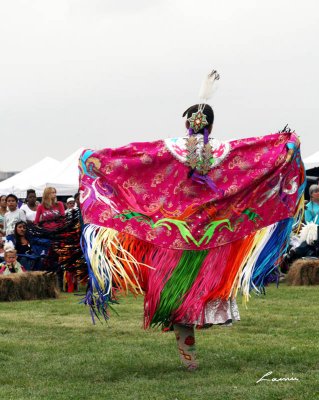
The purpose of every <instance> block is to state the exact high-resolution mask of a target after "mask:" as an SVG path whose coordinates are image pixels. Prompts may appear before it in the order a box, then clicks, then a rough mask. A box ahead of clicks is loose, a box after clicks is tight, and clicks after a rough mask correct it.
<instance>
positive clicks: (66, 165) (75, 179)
mask: <svg viewBox="0 0 319 400" xmlns="http://www.w3.org/2000/svg"><path fill="white" fill-rule="evenodd" d="M83 150H84V148H80V149H78V150H76V151H75V152H74V153H72V154H71V155H70V156H69V157H67V158H66V159H65V160H63V161H62V162H61V163H60V165H59V166H58V168H56V170H55V173H54V174H53V175H51V176H50V179H47V181H46V186H53V187H55V188H56V190H57V194H58V196H70V195H74V194H75V193H76V192H77V191H78V189H79V167H78V165H79V157H80V155H81V153H82V151H83Z"/></svg>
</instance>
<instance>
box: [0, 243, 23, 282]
mask: <svg viewBox="0 0 319 400" xmlns="http://www.w3.org/2000/svg"><path fill="white" fill-rule="evenodd" d="M20 272H25V269H24V268H23V266H22V265H21V264H20V263H19V262H18V261H17V251H16V249H15V248H14V246H13V243H12V242H7V243H6V244H5V245H4V263H1V264H0V274H2V275H9V274H13V273H20Z"/></svg>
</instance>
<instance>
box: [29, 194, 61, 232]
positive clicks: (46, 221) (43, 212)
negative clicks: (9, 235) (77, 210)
mask: <svg viewBox="0 0 319 400" xmlns="http://www.w3.org/2000/svg"><path fill="white" fill-rule="evenodd" d="M63 215H65V211H64V206H63V203H62V202H61V201H58V202H57V203H56V204H54V205H53V206H52V207H51V208H46V207H44V205H43V204H40V205H39V206H38V208H37V214H36V216H35V220H34V223H35V224H39V223H40V225H41V226H43V228H45V229H49V230H54V229H56V228H57V227H58V226H59V220H60V217H61V216H63Z"/></svg>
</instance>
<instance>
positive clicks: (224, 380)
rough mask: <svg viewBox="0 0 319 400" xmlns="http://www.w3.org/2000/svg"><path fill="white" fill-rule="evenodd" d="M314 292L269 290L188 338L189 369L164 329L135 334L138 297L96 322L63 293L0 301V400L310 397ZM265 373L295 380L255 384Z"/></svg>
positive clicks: (314, 390) (318, 363) (316, 372)
mask: <svg viewBox="0 0 319 400" xmlns="http://www.w3.org/2000/svg"><path fill="white" fill-rule="evenodd" d="M318 293H319V290H318V287H293V288H292V287H287V286H285V285H284V284H282V285H281V286H280V287H279V289H277V288H276V287H274V286H272V287H270V288H268V290H267V295H266V296H260V297H256V296H253V297H252V299H251V301H250V302H249V304H248V309H245V308H244V307H242V306H241V305H240V306H241V307H240V310H241V318H242V320H241V322H239V323H237V324H236V325H234V326H233V327H231V328H225V327H214V328H212V329H209V330H205V331H199V332H197V348H198V357H199V360H200V369H199V370H198V371H196V372H194V373H189V372H186V371H184V370H183V369H180V368H179V365H180V364H179V359H178V354H177V349H176V345H175V338H174V335H173V333H162V332H160V331H158V330H155V331H154V330H149V331H144V330H143V329H142V328H141V326H142V301H143V299H142V298H138V299H134V298H132V297H129V298H126V299H123V301H122V302H121V304H120V305H118V306H117V307H116V309H117V311H118V313H119V315H115V314H114V313H113V315H112V317H111V320H110V321H109V322H108V323H103V324H100V323H98V324H97V325H95V326H93V325H92V323H91V319H90V316H89V313H88V309H87V308H85V307H84V306H81V305H78V300H79V298H77V297H75V296H74V295H71V294H62V295H61V297H60V299H58V300H47V301H29V302H14V303H0V341H1V343H0V368H1V370H0V371H1V374H0V380H1V382H0V384H1V386H0V399H1V400H9V399H14V400H20V399H45V400H50V399H61V400H62V399H79V400H80V399H109V400H117V399H121V400H122V399H123V400H126V399H134V400H135V399H141V400H142V399H143V400H144V399H155V400H162V399H163V400H164V399H165V400H177V399H178V400H186V399H218V400H219V399H231V400H239V399H243V400H244V399H245V400H247V399H249V400H250V399H252V400H261V399H265V400H272V399H274V400H295V399H305V400H313V399H319V321H318V313H319V310H318V309H319V306H318ZM269 371H273V375H272V376H270V377H269V378H272V377H276V378H283V377H289V378H291V377H294V378H297V379H298V381H297V380H296V381H287V382H272V381H262V382H260V383H256V381H257V380H258V379H260V378H261V377H262V376H263V375H264V374H266V373H267V372H269Z"/></svg>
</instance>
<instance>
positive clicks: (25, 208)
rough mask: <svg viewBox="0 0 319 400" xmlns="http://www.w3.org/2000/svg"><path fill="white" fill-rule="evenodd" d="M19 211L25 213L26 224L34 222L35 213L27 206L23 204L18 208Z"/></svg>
mask: <svg viewBox="0 0 319 400" xmlns="http://www.w3.org/2000/svg"><path fill="white" fill-rule="evenodd" d="M20 210H22V211H23V212H24V213H25V216H26V219H27V221H28V222H34V220H35V216H36V214H37V211H33V210H31V208H29V206H28V205H27V204H23V205H22V206H21V207H20Z"/></svg>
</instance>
